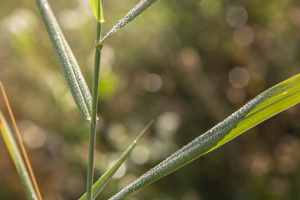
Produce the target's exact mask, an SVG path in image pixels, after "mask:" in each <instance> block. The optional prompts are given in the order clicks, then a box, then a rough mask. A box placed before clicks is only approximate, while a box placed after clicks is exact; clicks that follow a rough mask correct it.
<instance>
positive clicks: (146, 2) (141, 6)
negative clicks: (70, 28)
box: [96, 0, 157, 46]
mask: <svg viewBox="0 0 300 200" xmlns="http://www.w3.org/2000/svg"><path fill="white" fill-rule="evenodd" d="M155 2H157V0H141V1H140V2H139V3H138V4H137V5H136V6H134V7H133V8H132V9H131V10H130V11H129V12H128V13H127V14H126V15H125V17H123V18H122V19H120V20H119V22H118V23H117V24H116V25H114V26H113V28H112V29H111V30H110V31H108V32H107V33H106V34H105V36H104V37H103V38H102V39H100V41H98V42H97V43H98V44H97V45H96V46H100V45H101V44H102V43H103V42H104V41H105V40H107V39H108V38H109V37H110V36H111V35H112V34H114V33H115V32H117V31H118V30H119V29H120V28H123V27H124V26H125V25H126V24H128V23H129V22H131V21H132V20H134V18H136V17H137V16H139V15H140V14H141V13H142V12H144V11H145V10H146V9H148V8H150V6H152V5H153V4H154V3H155Z"/></svg>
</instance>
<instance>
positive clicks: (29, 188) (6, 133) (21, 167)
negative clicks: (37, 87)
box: [0, 111, 38, 200]
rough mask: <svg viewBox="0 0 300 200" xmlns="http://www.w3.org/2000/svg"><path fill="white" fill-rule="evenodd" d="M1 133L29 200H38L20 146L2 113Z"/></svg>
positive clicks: (0, 119) (0, 114)
mask: <svg viewBox="0 0 300 200" xmlns="http://www.w3.org/2000/svg"><path fill="white" fill-rule="evenodd" d="M0 131H1V133H2V136H3V138H4V141H5V144H6V146H7V149H8V151H9V153H10V156H11V157H12V159H13V161H14V164H15V166H16V168H17V171H18V173H19V175H20V177H21V181H22V183H23V186H24V189H25V194H26V197H27V199H30V200H38V197H37V194H36V191H35V189H34V187H33V185H32V182H31V177H30V175H29V173H28V171H27V168H26V166H25V164H24V161H23V158H22V156H21V153H20V151H19V148H18V145H17V144H16V141H15V139H14V137H13V135H12V133H11V130H10V128H9V126H8V124H7V122H6V120H5V118H4V116H3V114H2V112H1V111H0Z"/></svg>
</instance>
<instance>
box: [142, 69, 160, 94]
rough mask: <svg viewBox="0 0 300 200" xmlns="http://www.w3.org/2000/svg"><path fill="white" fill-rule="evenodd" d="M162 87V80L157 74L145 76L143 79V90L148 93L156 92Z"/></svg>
mask: <svg viewBox="0 0 300 200" xmlns="http://www.w3.org/2000/svg"><path fill="white" fill-rule="evenodd" d="M161 85H162V80H161V78H160V76H159V75H157V74H152V73H150V74H147V75H146V77H145V90H147V91H149V92H157V91H158V90H159V89H160V88H161Z"/></svg>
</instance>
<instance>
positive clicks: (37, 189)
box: [0, 81, 42, 200]
mask: <svg viewBox="0 0 300 200" xmlns="http://www.w3.org/2000/svg"><path fill="white" fill-rule="evenodd" d="M0 90H1V92H2V95H3V98H4V102H5V105H6V107H7V110H8V113H9V116H10V118H11V121H12V123H13V125H14V128H15V131H16V135H17V139H18V142H19V144H20V147H21V152H22V154H23V156H24V159H25V164H26V166H27V168H28V171H29V175H30V177H31V180H32V182H33V185H34V188H35V191H36V193H37V196H38V198H39V200H42V196H41V193H40V190H39V187H38V184H37V182H36V179H35V176H34V173H33V170H32V167H31V164H30V161H29V158H28V156H27V153H26V150H25V147H24V144H23V141H22V138H21V135H20V131H19V129H18V126H17V123H16V120H15V117H14V115H13V112H12V110H11V107H10V104H9V101H8V98H7V95H6V92H5V89H4V86H3V84H2V82H1V81H0ZM3 119H4V117H3ZM4 120H5V119H4ZM6 126H7V125H6ZM9 131H10V130H9Z"/></svg>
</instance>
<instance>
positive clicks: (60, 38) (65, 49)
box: [36, 0, 92, 120]
mask: <svg viewBox="0 0 300 200" xmlns="http://www.w3.org/2000/svg"><path fill="white" fill-rule="evenodd" d="M36 3H37V5H38V8H39V11H40V13H41V15H42V18H43V21H44V24H45V26H46V28H47V31H48V34H49V36H50V39H51V41H52V44H53V46H54V48H55V51H56V54H57V56H58V59H59V61H60V64H61V66H62V70H63V72H64V74H65V77H66V79H67V82H68V85H69V87H70V90H71V93H72V95H73V98H74V100H75V102H76V104H77V106H78V108H79V110H80V111H81V113H82V115H83V116H84V117H85V118H86V119H88V120H91V113H92V109H91V107H92V97H91V93H90V91H89V89H88V87H87V84H86V82H85V80H84V78H83V76H82V73H81V71H80V68H79V66H78V64H77V61H76V59H75V56H74V55H73V53H72V51H71V48H70V47H69V45H68V43H67V41H66V39H65V37H64V35H63V34H62V32H61V30H60V27H59V25H58V23H57V21H56V19H55V16H54V14H53V12H52V10H51V8H50V5H49V3H48V1H47V0H36Z"/></svg>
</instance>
